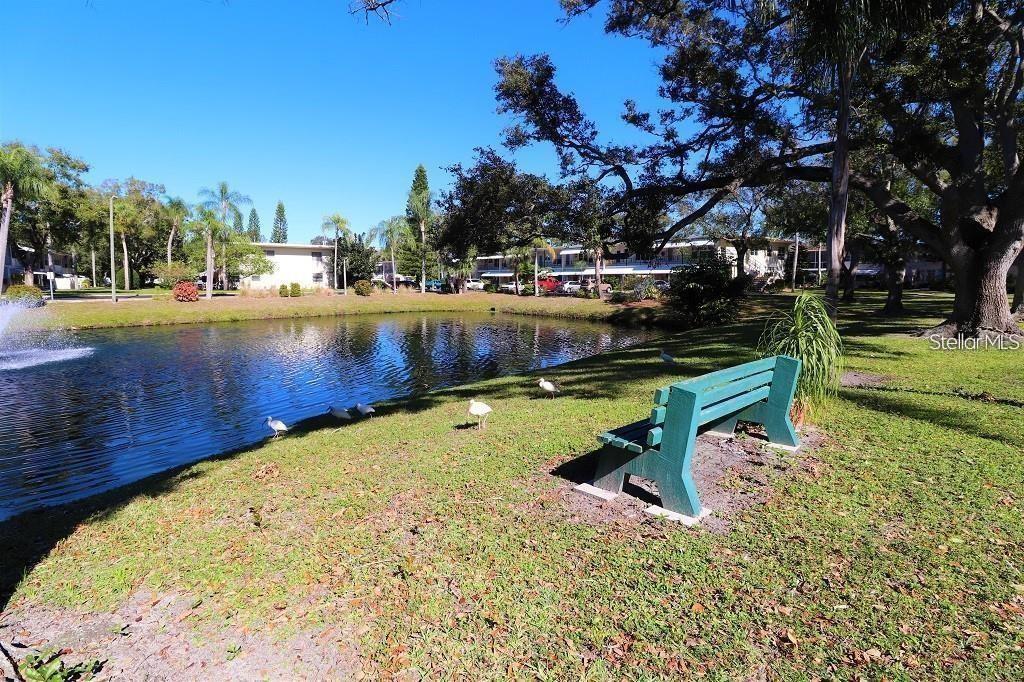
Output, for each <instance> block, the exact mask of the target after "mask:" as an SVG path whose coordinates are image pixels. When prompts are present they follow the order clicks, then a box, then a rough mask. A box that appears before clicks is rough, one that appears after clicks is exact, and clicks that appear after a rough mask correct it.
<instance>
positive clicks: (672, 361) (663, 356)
mask: <svg viewBox="0 0 1024 682" xmlns="http://www.w3.org/2000/svg"><path fill="white" fill-rule="evenodd" d="M659 357H660V358H661V361H662V362H666V363H668V364H670V365H674V364H676V359H675V358H674V357H672V356H671V355H669V354H668V353H666V352H665V351H664V349H662V351H661V355H660V356H659Z"/></svg>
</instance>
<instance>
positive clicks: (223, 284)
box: [220, 242, 228, 291]
mask: <svg viewBox="0 0 1024 682" xmlns="http://www.w3.org/2000/svg"><path fill="white" fill-rule="evenodd" d="M220 267H221V271H220V288H221V291H227V290H228V252H227V243H226V242H221V243H220Z"/></svg>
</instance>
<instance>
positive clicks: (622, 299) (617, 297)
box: [608, 291, 636, 303]
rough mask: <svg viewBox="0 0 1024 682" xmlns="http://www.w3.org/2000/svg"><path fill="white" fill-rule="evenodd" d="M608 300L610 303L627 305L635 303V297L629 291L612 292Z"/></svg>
mask: <svg viewBox="0 0 1024 682" xmlns="http://www.w3.org/2000/svg"><path fill="white" fill-rule="evenodd" d="M608 300H609V301H610V302H612V303H629V302H631V301H635V300H636V297H635V296H634V294H633V292H631V291H613V292H612V295H611V296H610V297H609V298H608Z"/></svg>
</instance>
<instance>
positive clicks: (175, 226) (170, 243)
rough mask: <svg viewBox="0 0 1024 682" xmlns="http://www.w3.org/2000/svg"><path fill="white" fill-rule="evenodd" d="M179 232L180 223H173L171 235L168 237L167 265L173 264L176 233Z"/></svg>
mask: <svg viewBox="0 0 1024 682" xmlns="http://www.w3.org/2000/svg"><path fill="white" fill-rule="evenodd" d="M177 230H178V222H177V221H176V220H175V221H171V233H170V234H169V235H167V264H168V265H170V264H171V249H172V248H173V247H174V233H175V232H177Z"/></svg>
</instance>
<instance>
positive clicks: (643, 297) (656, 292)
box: [633, 277, 661, 301]
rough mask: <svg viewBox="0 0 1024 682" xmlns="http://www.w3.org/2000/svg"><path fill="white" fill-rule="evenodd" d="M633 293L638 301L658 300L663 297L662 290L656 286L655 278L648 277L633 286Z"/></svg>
mask: <svg viewBox="0 0 1024 682" xmlns="http://www.w3.org/2000/svg"><path fill="white" fill-rule="evenodd" d="M633 295H634V296H635V297H636V300H638V301H657V300H658V299H659V298H661V290H660V289H658V287H656V286H654V278H652V277H647V278H646V279H643V280H641V281H640V282H638V283H637V285H636V286H635V287H634V288H633Z"/></svg>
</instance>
